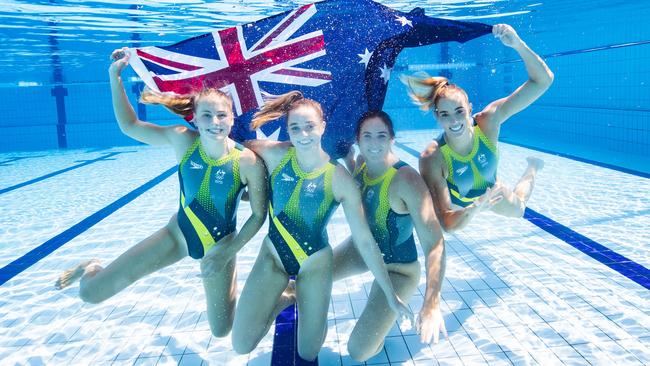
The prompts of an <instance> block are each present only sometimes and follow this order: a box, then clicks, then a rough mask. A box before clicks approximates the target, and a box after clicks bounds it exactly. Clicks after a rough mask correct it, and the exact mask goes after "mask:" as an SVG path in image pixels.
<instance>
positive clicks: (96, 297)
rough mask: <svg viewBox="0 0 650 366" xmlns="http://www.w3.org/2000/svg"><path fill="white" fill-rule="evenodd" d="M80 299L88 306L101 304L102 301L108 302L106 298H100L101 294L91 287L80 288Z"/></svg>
mask: <svg viewBox="0 0 650 366" xmlns="http://www.w3.org/2000/svg"><path fill="white" fill-rule="evenodd" d="M79 298H80V299H81V300H82V301H83V302H85V303H87V304H99V303H101V302H102V301H104V300H106V298H105V297H102V296H100V294H99V293H98V292H97V291H95V289H93V288H91V287H89V286H80V287H79Z"/></svg>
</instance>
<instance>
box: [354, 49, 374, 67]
mask: <svg viewBox="0 0 650 366" xmlns="http://www.w3.org/2000/svg"><path fill="white" fill-rule="evenodd" d="M372 54H373V52H368V49H367V48H366V52H364V53H358V54H357V55H358V56H359V57H361V60H360V61H359V63H360V64H364V65H365V67H368V62H370V57H372Z"/></svg>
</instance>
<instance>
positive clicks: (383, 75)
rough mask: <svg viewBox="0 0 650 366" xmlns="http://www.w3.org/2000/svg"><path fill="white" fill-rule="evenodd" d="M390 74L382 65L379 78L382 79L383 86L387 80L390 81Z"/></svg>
mask: <svg viewBox="0 0 650 366" xmlns="http://www.w3.org/2000/svg"><path fill="white" fill-rule="evenodd" d="M390 72H391V69H390V68H388V67H386V64H384V67H382V68H381V78H382V79H384V84H386V83H388V79H390Z"/></svg>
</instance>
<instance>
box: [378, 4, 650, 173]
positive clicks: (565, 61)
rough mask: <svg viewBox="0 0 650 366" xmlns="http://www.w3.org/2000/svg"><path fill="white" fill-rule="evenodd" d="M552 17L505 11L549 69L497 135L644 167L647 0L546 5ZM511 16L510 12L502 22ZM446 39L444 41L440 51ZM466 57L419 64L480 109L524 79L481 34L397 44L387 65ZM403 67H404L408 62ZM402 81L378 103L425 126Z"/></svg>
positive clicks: (511, 59)
mask: <svg viewBox="0 0 650 366" xmlns="http://www.w3.org/2000/svg"><path fill="white" fill-rule="evenodd" d="M553 13H554V17H552V18H550V19H549V18H543V17H538V16H537V15H536V14H535V13H532V14H528V15H526V16H523V17H513V18H512V19H508V18H505V19H503V21H507V22H511V23H512V24H513V25H514V26H515V28H516V29H517V31H518V33H519V34H520V35H521V37H522V38H523V39H524V40H525V41H526V42H527V43H528V45H529V46H530V47H531V48H532V49H533V50H535V51H536V52H537V53H538V54H540V55H542V56H543V57H544V58H545V60H546V62H547V64H548V65H549V67H550V68H551V69H552V71H553V72H554V73H555V82H554V84H553V85H552V87H551V89H550V90H549V91H548V92H547V93H546V94H545V95H544V96H542V97H541V98H540V99H538V100H537V101H536V102H535V103H534V104H533V105H532V106H530V107H529V108H527V109H526V110H524V111H522V112H521V113H519V114H517V115H515V116H513V117H512V118H511V119H510V120H509V121H508V122H507V123H506V124H505V125H504V127H503V129H502V133H501V140H502V141H507V142H513V143H517V144H521V145H525V146H529V147H534V148H540V149H543V150H546V151H549V150H550V151H555V152H558V153H563V154H570V155H573V156H577V157H581V158H585V159H591V160H595V161H600V162H605V163H609V164H614V165H620V166H627V167H629V168H633V169H637V170H641V171H644V172H646V173H647V172H649V171H650V164H645V163H644V162H643V160H642V159H643V158H644V157H647V156H649V155H650V67H648V65H649V64H650V27H647V26H645V25H644V24H645V23H646V22H647V19H648V16H649V15H650V3H647V4H645V3H643V2H641V1H632V2H628V3H626V4H616V7H615V8H613V9H612V8H608V9H602V8H591V9H584V11H583V12H581V13H580V15H579V18H577V16H576V14H574V13H573V12H562V11H560V10H558V11H554V12H553ZM511 20H512V21H511ZM445 47H448V50H444V48H445ZM446 63H451V64H475V65H476V66H470V67H468V68H467V69H462V68H460V69H449V70H438V71H436V70H433V69H431V70H427V73H429V74H431V75H436V74H439V73H441V72H442V73H447V74H451V80H452V82H455V83H457V84H459V85H460V86H462V87H464V88H465V89H466V90H467V92H468V94H469V97H470V101H472V103H473V106H474V111H480V110H481V109H482V108H484V107H485V105H486V104H487V103H489V102H491V101H492V100H495V99H498V98H500V97H503V96H507V95H508V94H510V93H511V92H512V91H514V90H515V89H516V88H517V87H518V86H519V85H521V84H522V83H523V82H524V81H525V80H526V77H527V76H526V70H525V67H524V65H523V62H521V61H520V59H519V57H518V55H517V54H516V52H514V51H513V50H511V49H508V48H505V47H503V46H501V45H500V44H499V43H498V41H497V40H493V39H488V37H483V38H481V39H478V40H474V41H471V42H468V43H466V44H464V45H459V44H455V43H452V44H447V45H442V46H441V45H436V46H432V47H427V48H426V49H424V48H420V49H411V50H405V51H404V52H403V53H402V55H401V56H400V58H399V59H398V65H397V69H402V70H407V69H408V65H409V64H411V65H412V64H446ZM411 67H412V66H411ZM404 95H405V88H404V86H402V85H400V84H399V83H396V82H394V83H393V84H391V87H390V88H389V92H388V98H387V103H386V109H388V110H389V111H391V112H392V114H393V115H395V116H396V118H395V119H396V124H397V125H398V128H402V129H414V128H415V129H418V128H431V127H432V126H435V124H434V121H433V119H432V117H431V115H430V114H429V115H423V113H421V112H420V111H418V110H417V108H415V107H413V106H411V105H409V104H410V102H409V100H408V98H406V97H404Z"/></svg>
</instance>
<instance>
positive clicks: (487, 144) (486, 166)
mask: <svg viewBox="0 0 650 366" xmlns="http://www.w3.org/2000/svg"><path fill="white" fill-rule="evenodd" d="M438 146H439V148H440V152H441V153H442V156H443V157H444V158H445V162H446V164H447V169H448V170H449V174H448V175H447V188H449V194H450V196H451V202H452V203H453V204H455V205H458V206H461V207H466V206H469V205H470V204H471V203H472V202H474V201H475V200H476V199H478V198H479V197H480V196H481V195H482V194H483V193H485V191H486V190H487V189H488V188H490V187H492V186H494V184H495V183H496V180H497V165H498V164H499V155H498V151H497V147H496V145H495V144H494V143H492V141H490V139H488V138H487V136H485V134H484V133H483V131H481V128H480V127H479V126H478V125H475V126H474V144H473V147H472V151H471V152H470V153H469V154H468V155H466V156H462V155H460V154H458V153H456V152H455V151H454V150H452V149H451V148H450V147H449V145H447V143H446V142H445V137H444V134H442V135H441V136H440V138H438Z"/></svg>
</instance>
